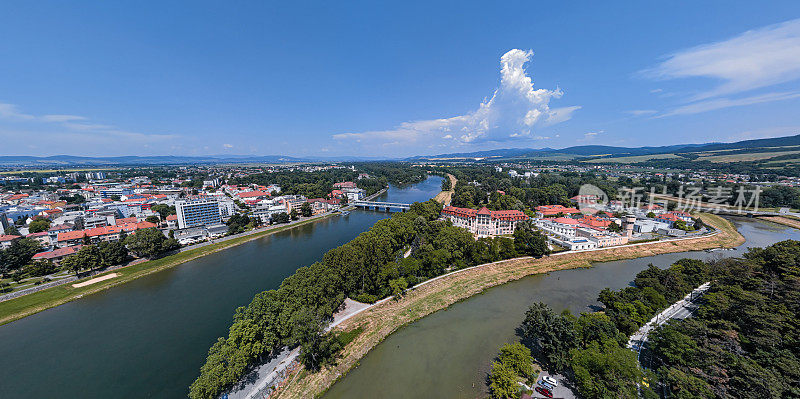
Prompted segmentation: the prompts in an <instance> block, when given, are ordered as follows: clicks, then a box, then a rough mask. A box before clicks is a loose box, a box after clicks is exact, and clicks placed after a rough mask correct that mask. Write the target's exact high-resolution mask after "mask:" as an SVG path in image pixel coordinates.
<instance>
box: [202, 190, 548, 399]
mask: <svg viewBox="0 0 800 399" xmlns="http://www.w3.org/2000/svg"><path fill="white" fill-rule="evenodd" d="M440 212H441V204H439V203H437V202H435V201H432V200H431V201H427V202H424V203H414V204H412V206H411V209H410V211H408V212H404V213H396V214H394V215H392V217H391V218H388V219H383V220H380V221H378V222H377V223H375V225H373V226H372V227H371V228H370V229H369V230H367V231H365V232H364V233H361V234H360V235H358V236H357V237H356V238H355V239H353V240H352V241H350V242H348V243H346V244H344V245H342V246H340V247H337V248H334V249H332V250H330V251H328V252H327V253H326V254H325V255H324V256H323V258H322V260H321V261H319V262H316V263H314V264H312V265H310V266H307V267H301V268H299V269H298V270H297V271H296V272H295V273H294V274H293V275H292V276H290V277H288V278H286V279H285V280H284V281H283V283H282V284H281V286H280V287H279V288H278V289H276V290H269V291H264V292H262V293H260V294H258V295H256V296H255V298H254V299H253V301H252V302H251V303H250V304H249V305H248V306H245V307H240V308H239V309H237V311H236V314H235V315H234V318H233V324H232V325H231V327H230V329H229V332H228V335H227V337H223V338H219V339H218V340H217V342H215V343H214V345H213V346H212V347H211V349H210V350H209V352H208V357H207V360H206V363H205V364H204V365H203V366H202V367H201V369H200V376H199V377H198V378H197V380H196V381H195V382H194V383H193V384H192V385H191V387H190V391H189V396H190V397H191V398H214V397H216V396H218V395H219V394H220V393H221V392H223V391H224V390H225V389H227V388H229V387H231V386H232V385H233V384H235V383H236V382H237V381H238V380H239V379H240V378H241V377H242V376H243V375H244V374H245V373H246V372H247V371H248V370H250V369H251V367H252V366H253V365H255V364H257V363H259V362H260V361H261V360H263V359H264V358H267V357H269V356H270V355H274V354H276V353H277V352H279V351H280V350H281V349H282V348H283V347H285V346H288V347H296V346H301V355H300V360H301V361H302V362H303V364H304V366H305V367H306V370H309V371H314V370H318V369H319V368H321V367H324V366H325V365H328V364H331V363H333V362H335V361H336V354H337V351H338V349H340V347H341V344H340V343H341V342H342V339H341V337H338V336H337V335H336V334H335V333H324V332H323V330H324V326H325V325H327V323H329V322H330V321H331V320H332V316H333V314H334V313H335V312H336V310H337V309H338V308H339V306H340V305H341V304H342V303H343V301H344V299H345V298H347V297H351V298H355V299H357V300H361V301H366V302H374V301H375V300H377V299H379V298H384V297H387V296H389V295H397V294H400V293H402V291H403V290H405V289H406V288H408V287H413V286H414V285H416V284H418V283H419V282H422V281H424V280H427V279H429V278H432V277H435V276H438V275H441V274H443V273H446V272H448V271H451V270H456V269H460V268H464V267H468V266H473V265H477V264H481V263H486V262H492V261H497V260H501V259H506V258H512V257H517V256H521V255H530V256H543V255H546V254H547V253H548V250H547V246H546V241H545V238H544V236H542V235H540V234H539V233H538V232H536V231H534V230H533V228H532V226H531V225H530V224H525V225H523V226H522V227H521V228H519V229H518V230H517V232H516V233H515V237H516V238H518V239H515V240H512V239H510V238H495V239H486V238H484V239H480V240H475V239H474V238H473V237H472V235H471V234H470V233H468V232H467V231H466V230H464V229H461V228H457V227H453V226H452V224H451V223H450V222H448V221H443V220H437V219H438V218H439V214H440ZM409 249H410V250H411V254H410V256H408V257H404V254H405V253H406V252H407V251H408V250H409Z"/></svg>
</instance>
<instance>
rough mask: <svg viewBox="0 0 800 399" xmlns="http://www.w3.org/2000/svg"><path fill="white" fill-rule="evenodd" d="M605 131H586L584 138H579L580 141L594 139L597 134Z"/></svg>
mask: <svg viewBox="0 0 800 399" xmlns="http://www.w3.org/2000/svg"><path fill="white" fill-rule="evenodd" d="M604 132H605V131H604V130H599V131H596V132H586V133H584V134H583V139H579V140H578V141H582V142H586V141H592V140H594V139H596V138H597V136H599V135H600V134H602V133H604Z"/></svg>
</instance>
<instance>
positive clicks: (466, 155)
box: [409, 135, 800, 160]
mask: <svg viewBox="0 0 800 399" xmlns="http://www.w3.org/2000/svg"><path fill="white" fill-rule="evenodd" d="M796 145H800V135H795V136H787V137H776V138H768V139H756V140H744V141H737V142H734V143H704V144H677V145H668V146H658V147H614V146H606V145H581V146H573V147H566V148H561V149H554V148H538V149H534V148H507V149H497V150H486V151H475V152H459V153H450V154H439V155H427V156H417V157H412V158H409V159H410V160H444V159H460V158H463V159H475V158H494V159H504V158H541V157H546V156H549V155H556V154H559V155H571V156H574V157H601V156H609V157H611V156H613V157H622V156H641V155H656V154H672V153H696V152H703V151H719V150H734V149H742V150H744V149H757V148H764V147H785V146H796Z"/></svg>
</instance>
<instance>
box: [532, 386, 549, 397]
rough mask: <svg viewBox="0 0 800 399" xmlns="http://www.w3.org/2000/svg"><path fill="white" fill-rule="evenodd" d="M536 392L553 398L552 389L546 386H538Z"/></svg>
mask: <svg viewBox="0 0 800 399" xmlns="http://www.w3.org/2000/svg"><path fill="white" fill-rule="evenodd" d="M536 392H538V393H540V394H542V395H544V397H546V398H552V397H553V393H552V392H550V390H549V389H547V388H545V387H536Z"/></svg>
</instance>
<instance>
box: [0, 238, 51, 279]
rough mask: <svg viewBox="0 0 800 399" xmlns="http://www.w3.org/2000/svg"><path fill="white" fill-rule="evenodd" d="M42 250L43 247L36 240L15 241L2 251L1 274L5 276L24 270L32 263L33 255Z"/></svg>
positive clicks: (0, 257)
mask: <svg viewBox="0 0 800 399" xmlns="http://www.w3.org/2000/svg"><path fill="white" fill-rule="evenodd" d="M41 250H42V245H41V244H39V242H38V241H36V240H33V239H30V238H20V239H18V240H14V242H12V243H11V246H9V247H8V248H6V249H4V250H0V274H2V275H3V276H5V275H6V274H8V273H11V272H15V271H18V270H20V269H22V268H23V267H24V266H26V265H28V264H29V263H30V262H31V259H33V255H36V254H37V253H38V252H40V251H41Z"/></svg>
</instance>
